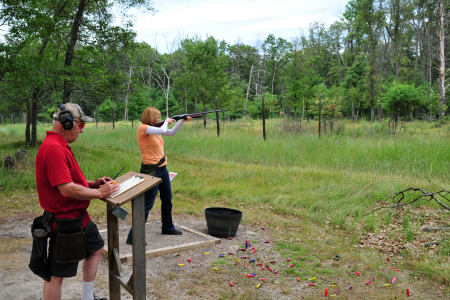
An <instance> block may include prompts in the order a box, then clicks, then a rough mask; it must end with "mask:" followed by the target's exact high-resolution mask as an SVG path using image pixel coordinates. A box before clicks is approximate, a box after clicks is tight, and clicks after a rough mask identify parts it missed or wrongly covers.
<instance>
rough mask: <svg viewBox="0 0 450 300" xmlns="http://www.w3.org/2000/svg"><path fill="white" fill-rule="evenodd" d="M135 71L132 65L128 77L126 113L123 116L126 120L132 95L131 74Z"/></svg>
mask: <svg viewBox="0 0 450 300" xmlns="http://www.w3.org/2000/svg"><path fill="white" fill-rule="evenodd" d="M132 73H133V67H130V72H129V73H128V76H127V79H128V82H127V93H126V94H125V113H124V116H123V120H124V121H128V99H129V97H130V81H131V74H132Z"/></svg>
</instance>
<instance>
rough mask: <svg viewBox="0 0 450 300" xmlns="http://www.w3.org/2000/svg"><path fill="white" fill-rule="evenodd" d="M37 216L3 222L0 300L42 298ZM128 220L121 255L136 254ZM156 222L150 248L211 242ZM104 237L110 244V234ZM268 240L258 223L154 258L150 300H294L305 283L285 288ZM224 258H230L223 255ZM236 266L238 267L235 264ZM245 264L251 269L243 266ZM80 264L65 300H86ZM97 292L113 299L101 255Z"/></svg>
mask: <svg viewBox="0 0 450 300" xmlns="http://www.w3.org/2000/svg"><path fill="white" fill-rule="evenodd" d="M20 218H21V219H22V220H20ZM33 218H34V216H32V215H23V216H21V217H19V220H17V219H3V220H2V222H1V225H0V229H1V235H0V238H1V241H2V248H3V245H9V248H8V249H10V250H8V251H5V252H4V253H0V264H1V265H2V266H3V267H2V270H1V271H0V282H1V283H0V286H1V289H0V299H2V300H13V299H14V300H21V299H23V300H25V299H26V300H33V299H42V285H43V280H42V279H40V278H39V277H37V276H36V275H34V274H32V272H31V271H30V270H29V269H28V262H29V257H30V253H31V244H32V239H31V234H30V226H31V223H32V220H33ZM128 219H131V218H127V222H122V221H120V223H119V236H120V253H121V254H128V253H131V250H132V249H131V246H129V245H126V244H125V240H126V235H127V234H128V230H129V228H130V224H129V222H130V220H128ZM157 219H158V216H157V215H156V214H153V215H151V217H150V218H149V222H148V224H147V225H146V241H147V247H146V250H152V249H159V248H164V247H170V246H178V245H182V244H186V243H192V242H196V241H204V240H208V239H206V238H204V237H202V236H199V235H196V234H193V233H190V232H187V231H184V232H183V235H181V236H170V235H162V234H161V223H160V222H159V221H157ZM174 221H175V223H177V224H180V225H183V226H186V227H188V228H191V229H194V230H196V231H199V232H202V233H207V227H206V221H205V220H204V218H199V217H191V216H189V215H185V216H178V217H176V218H174ZM98 226H99V229H100V230H105V229H106V224H105V223H99V224H98ZM102 234H103V235H104V236H105V241H106V233H102ZM246 240H249V241H250V243H251V246H248V250H247V251H240V250H239V249H242V248H245V241H246ZM265 241H271V235H270V232H269V230H263V229H262V228H261V227H259V226H255V225H254V226H246V225H241V226H240V227H239V229H238V232H237V235H236V237H235V238H234V239H232V240H228V239H221V244H216V245H214V246H209V247H206V248H198V249H194V250H189V251H180V252H177V253H171V254H166V255H162V256H158V257H153V258H149V259H148V260H147V261H146V268H147V297H148V298H149V299H156V298H158V299H206V298H213V299H216V298H220V297H225V298H228V297H233V295H238V294H242V293H247V294H248V295H252V297H256V298H260V299H264V298H267V299H270V298H272V296H274V295H277V296H276V297H277V298H280V299H291V298H292V297H290V296H292V295H289V294H290V293H293V292H295V294H296V295H297V296H298V295H299V294H298V293H299V292H301V286H300V285H297V286H296V287H293V288H291V287H290V286H289V285H290V284H289V283H285V282H284V283H283V284H280V283H281V282H282V281H284V277H282V276H281V275H278V274H277V275H276V274H274V271H275V269H276V267H277V266H279V267H281V264H280V261H281V260H283V258H282V257H281V256H279V254H278V253H277V252H276V251H273V250H272V246H273V243H265ZM14 245H15V246H14ZM251 247H255V248H256V249H257V251H256V252H255V253H253V254H251V251H250V248H251ZM206 253H209V254H206ZM228 253H233V254H234V255H229V254H228ZM222 254H223V255H225V257H220V256H219V255H222ZM188 259H190V260H191V262H189V261H188ZM238 260H239V262H238ZM250 260H255V262H250ZM269 261H277V263H272V264H271V263H270V262H269ZM235 262H237V265H235V264H234V263H235ZM244 263H246V264H247V267H244ZM257 263H263V265H264V267H265V270H264V271H263V270H262V266H256V264H257ZM179 264H184V266H179ZM81 265H82V264H80V265H79V268H78V274H77V276H76V277H74V278H68V279H65V280H64V283H63V299H68V300H69V299H70V300H75V299H77V300H78V299H80V298H81V282H82V276H81ZM266 265H270V266H271V268H272V269H273V271H272V272H271V271H268V269H267V267H266ZM122 267H123V271H124V273H125V274H127V275H128V276H129V275H131V273H132V263H131V262H129V263H124V264H123V265H122ZM214 268H216V269H217V270H216V269H214ZM250 273H258V275H259V277H264V278H266V279H267V280H266V281H264V282H263V281H258V279H256V278H247V277H245V276H244V274H250ZM231 281H233V285H234V287H233V288H231V287H230V282H231ZM259 283H261V285H262V286H264V289H263V288H256V286H257V285H258V284H259ZM18 291H20V293H18ZM94 291H95V293H96V294H97V295H99V296H104V297H108V295H109V291H108V273H107V260H106V258H105V256H102V259H101V260H100V264H99V270H98V273H97V278H96V281H95V284H94ZM271 295H272V296H271ZM280 295H281V296H280ZM274 297H275V296H274ZM122 299H132V297H131V296H130V295H129V294H128V292H126V291H125V290H124V289H122Z"/></svg>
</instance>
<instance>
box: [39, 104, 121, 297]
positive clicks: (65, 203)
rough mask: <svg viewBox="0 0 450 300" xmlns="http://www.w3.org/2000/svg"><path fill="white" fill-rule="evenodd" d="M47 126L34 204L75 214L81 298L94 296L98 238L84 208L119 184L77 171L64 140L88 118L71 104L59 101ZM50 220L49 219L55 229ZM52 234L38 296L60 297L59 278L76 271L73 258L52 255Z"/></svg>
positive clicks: (67, 141) (61, 213)
mask: <svg viewBox="0 0 450 300" xmlns="http://www.w3.org/2000/svg"><path fill="white" fill-rule="evenodd" d="M53 117H54V118H55V121H54V123H53V129H52V131H47V136H46V138H45V139H44V141H43V142H42V145H41V146H40V148H39V151H38V153H37V155H36V184H37V190H38V196H39V203H40V205H41V207H42V208H43V209H44V210H47V211H49V212H50V213H52V214H53V216H54V217H56V218H58V219H69V218H76V217H80V216H82V215H83V214H84V215H83V219H82V221H81V226H82V227H83V231H84V233H85V237H86V257H85V259H84V261H83V297H82V300H94V299H98V298H96V297H95V298H94V295H93V283H94V279H95V275H96V274H97V268H98V262H99V260H100V256H101V253H102V249H103V246H104V244H105V243H104V241H103V239H102V237H101V235H100V234H99V232H98V229H97V226H96V225H95V223H94V222H92V220H91V219H90V217H89V214H88V212H87V208H88V207H89V204H90V200H92V199H101V198H105V197H107V196H109V195H111V194H113V193H114V192H116V191H118V190H119V189H120V185H119V184H114V183H113V181H112V179H111V178H109V177H102V178H99V179H97V180H96V181H89V180H86V178H85V177H84V175H83V172H82V171H81V169H80V167H79V165H78V163H77V161H76V160H75V157H74V155H73V152H72V150H71V148H70V146H69V145H68V144H71V143H73V142H75V141H76V140H77V138H78V136H79V135H80V134H81V133H83V128H84V126H85V122H92V121H93V120H94V119H92V118H91V117H88V116H86V115H85V114H84V112H83V110H82V109H81V107H80V106H79V105H77V104H74V103H66V104H60V105H59V106H58V109H57V110H56V113H55V114H54V115H53ZM55 229H56V223H53V232H55ZM55 243H56V236H55V234H52V235H51V236H50V247H49V256H48V257H49V258H48V260H49V264H50V275H51V279H50V282H47V281H44V291H43V296H44V300H54V299H58V300H59V299H61V286H62V282H63V279H64V278H68V277H73V276H76V274H77V268H78V262H69V263H61V262H58V261H56V258H55Z"/></svg>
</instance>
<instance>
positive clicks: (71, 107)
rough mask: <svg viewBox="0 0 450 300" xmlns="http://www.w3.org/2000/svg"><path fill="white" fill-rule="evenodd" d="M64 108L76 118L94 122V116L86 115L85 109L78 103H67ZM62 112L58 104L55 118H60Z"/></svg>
mask: <svg viewBox="0 0 450 300" xmlns="http://www.w3.org/2000/svg"><path fill="white" fill-rule="evenodd" d="M64 108H65V110H66V111H70V113H71V114H72V116H73V118H74V119H80V120H81V121H84V122H94V118H91V117H88V116H86V115H85V114H84V112H83V109H82V108H81V107H80V106H79V105H78V104H75V103H66V104H64ZM60 113H61V108H60V107H59V106H58V108H57V109H56V112H55V113H54V114H53V118H55V119H58V117H59V114H60Z"/></svg>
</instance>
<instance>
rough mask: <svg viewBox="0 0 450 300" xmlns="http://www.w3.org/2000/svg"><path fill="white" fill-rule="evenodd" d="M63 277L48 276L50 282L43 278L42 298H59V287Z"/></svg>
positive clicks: (50, 299) (52, 299)
mask: <svg viewBox="0 0 450 300" xmlns="http://www.w3.org/2000/svg"><path fill="white" fill-rule="evenodd" d="M62 282H63V278H61V277H55V276H51V277H50V282H48V281H45V280H44V292H43V295H44V300H61V287H62Z"/></svg>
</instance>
